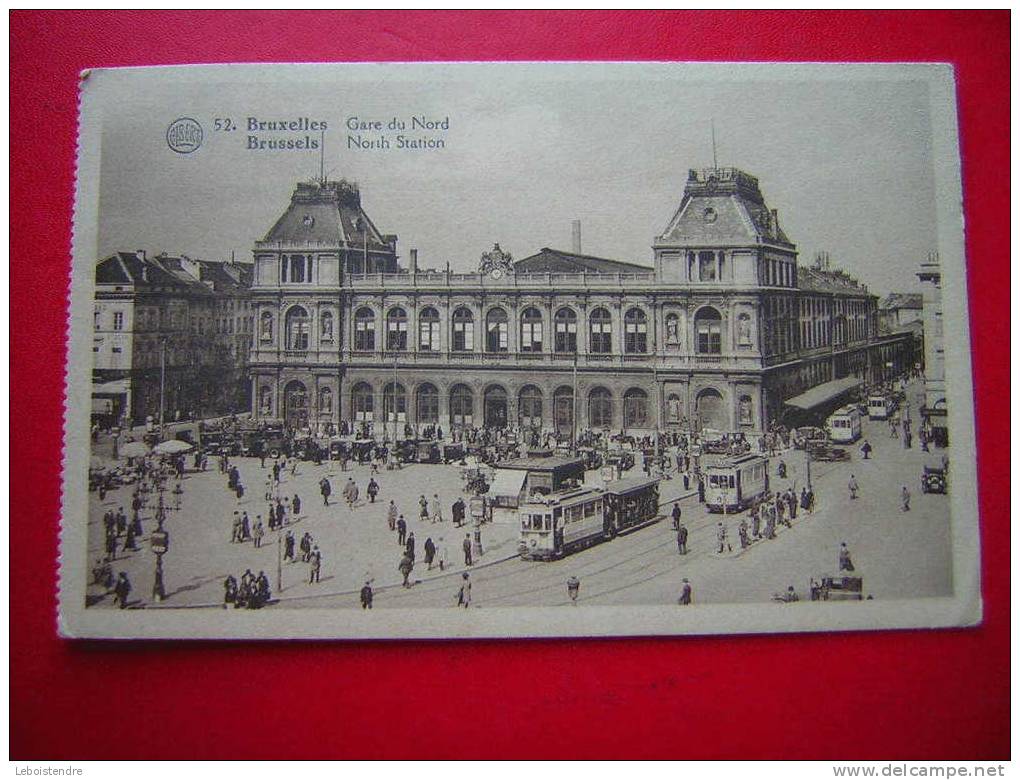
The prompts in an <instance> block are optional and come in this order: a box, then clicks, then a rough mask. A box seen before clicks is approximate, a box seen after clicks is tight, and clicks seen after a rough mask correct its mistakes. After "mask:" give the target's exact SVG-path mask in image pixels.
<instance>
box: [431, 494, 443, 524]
mask: <svg viewBox="0 0 1020 780" xmlns="http://www.w3.org/2000/svg"><path fill="white" fill-rule="evenodd" d="M432 522H433V523H441V522H443V505H442V504H440V503H439V494H438V493H437V494H433V496H432Z"/></svg>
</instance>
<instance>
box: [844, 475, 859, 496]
mask: <svg viewBox="0 0 1020 780" xmlns="http://www.w3.org/2000/svg"><path fill="white" fill-rule="evenodd" d="M846 487H847V490H849V491H850V500H854V499H856V498H857V491H858V490H860V486H859V485H858V484H857V477H855V476H854V475H853V474H851V475H850V481H849V482H848V483H847V485H846Z"/></svg>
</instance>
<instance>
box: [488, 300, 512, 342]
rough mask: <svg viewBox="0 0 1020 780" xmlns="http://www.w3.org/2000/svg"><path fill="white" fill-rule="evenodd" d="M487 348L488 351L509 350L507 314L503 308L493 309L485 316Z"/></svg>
mask: <svg viewBox="0 0 1020 780" xmlns="http://www.w3.org/2000/svg"><path fill="white" fill-rule="evenodd" d="M485 350H486V352H507V351H508V350H509V330H508V326H507V316H506V312H505V311H503V310H502V309H492V310H491V311H490V312H489V315H488V316H487V317H486V318H485Z"/></svg>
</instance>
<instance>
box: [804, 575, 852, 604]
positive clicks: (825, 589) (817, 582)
mask: <svg viewBox="0 0 1020 780" xmlns="http://www.w3.org/2000/svg"><path fill="white" fill-rule="evenodd" d="M810 590H811V600H812V601H861V600H863V599H864V579H863V578H862V577H858V576H856V575H848V574H843V573H840V574H823V575H821V576H820V577H817V578H816V577H812V578H811V584H810Z"/></svg>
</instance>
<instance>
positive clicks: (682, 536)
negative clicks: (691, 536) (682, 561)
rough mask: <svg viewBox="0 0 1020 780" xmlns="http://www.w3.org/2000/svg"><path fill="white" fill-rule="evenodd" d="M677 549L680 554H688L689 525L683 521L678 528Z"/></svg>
mask: <svg viewBox="0 0 1020 780" xmlns="http://www.w3.org/2000/svg"><path fill="white" fill-rule="evenodd" d="M676 551H677V553H678V554H679V555H687V526H686V525H684V524H683V523H680V525H679V526H677V529H676Z"/></svg>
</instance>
